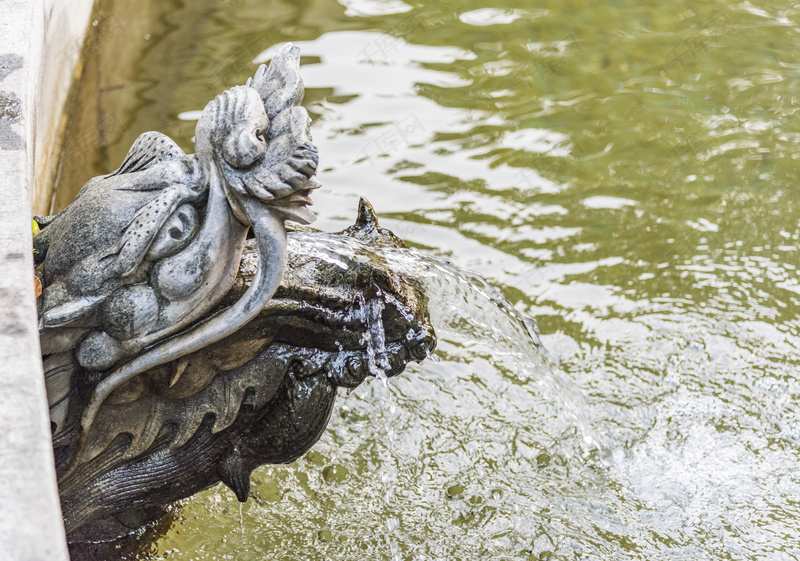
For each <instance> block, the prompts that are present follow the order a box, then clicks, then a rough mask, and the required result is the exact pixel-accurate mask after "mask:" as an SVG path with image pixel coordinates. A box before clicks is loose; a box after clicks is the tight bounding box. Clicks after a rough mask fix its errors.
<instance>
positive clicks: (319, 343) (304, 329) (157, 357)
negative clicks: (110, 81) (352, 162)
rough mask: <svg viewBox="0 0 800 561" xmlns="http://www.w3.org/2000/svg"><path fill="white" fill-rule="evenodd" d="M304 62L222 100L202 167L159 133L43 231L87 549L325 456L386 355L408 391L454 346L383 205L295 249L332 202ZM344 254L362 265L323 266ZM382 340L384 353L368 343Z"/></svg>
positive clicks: (59, 438)
mask: <svg viewBox="0 0 800 561" xmlns="http://www.w3.org/2000/svg"><path fill="white" fill-rule="evenodd" d="M299 58H300V56H299V49H297V48H296V47H293V46H291V45H287V46H286V47H285V48H284V49H283V50H281V51H280V53H279V54H278V55H277V56H276V57H275V58H274V60H273V61H272V64H271V65H270V67H269V69H267V68H266V67H264V66H262V67H260V68H259V70H258V72H257V73H256V75H255V77H254V78H253V79H250V80H248V82H247V85H245V86H236V87H234V88H231V89H229V90H227V91H225V92H223V93H222V94H220V95H219V96H217V97H216V98H215V99H214V100H212V101H211V102H210V103H209V104H208V105H207V106H206V108H205V109H204V111H203V113H202V115H201V118H200V120H199V121H198V124H197V130H196V135H195V138H196V142H195V149H196V153H195V154H193V155H187V154H185V153H183V151H182V150H181V149H180V148H179V147H178V146H177V145H176V144H175V143H174V142H173V141H172V140H171V139H169V138H167V137H166V136H164V135H162V134H160V133H157V132H149V133H145V134H143V135H141V136H140V137H139V138H138V139H137V140H136V142H135V143H134V144H133V146H132V147H131V150H130V152H129V153H128V155H127V157H126V158H125V160H124V161H123V163H122V165H121V166H120V167H119V169H117V170H116V171H114V172H113V173H110V174H109V175H106V176H102V177H97V178H94V179H92V180H90V181H89V182H88V183H87V184H86V185H85V186H84V187H83V189H81V191H80V193H79V194H78V197H77V198H76V200H75V202H74V203H73V204H72V205H70V206H69V207H68V208H67V209H65V210H64V211H63V212H61V213H60V214H58V215H57V216H55V217H45V218H40V219H39V221H40V226H41V231H40V233H39V234H37V236H36V237H35V239H34V247H35V249H36V250H37V254H36V274H37V276H38V277H39V279H40V280H41V281H42V285H43V287H44V291H43V294H42V296H41V297H40V298H39V329H40V338H41V343H42V358H43V362H44V369H45V377H46V384H47V392H48V400H49V402H50V415H51V424H52V428H53V446H54V449H55V455H56V464H57V471H58V475H59V488H60V493H61V501H62V508H63V512H64V518H65V523H66V527H67V532H68V534H69V535H70V537H71V539H94V538H97V537H103V536H111V535H114V536H116V535H120V534H121V533H123V532H124V531H126V530H127V529H129V528H135V527H137V526H139V525H141V524H142V523H144V522H146V521H147V520H149V519H152V518H154V517H156V516H158V515H159V513H161V512H162V509H163V507H164V506H165V505H168V504H169V503H171V502H174V501H176V500H178V499H181V498H183V497H186V496H189V495H191V494H193V493H195V492H197V491H199V490H202V489H203V488H206V487H208V486H210V485H213V484H214V483H216V482H218V481H223V482H224V483H225V484H227V485H228V486H229V487H231V489H233V490H234V492H235V493H236V495H237V497H238V498H239V500H241V501H245V500H247V497H248V493H249V477H250V473H251V472H252V470H253V469H255V468H256V467H257V466H259V465H262V464H264V463H281V462H288V461H292V460H294V459H295V458H297V457H299V456H300V455H301V454H303V453H304V452H305V451H306V450H308V449H309V448H310V447H311V446H312V445H313V444H314V442H316V441H317V440H318V439H319V437H320V435H321V434H322V431H323V430H324V428H325V426H326V424H327V422H328V418H329V415H330V411H331V408H332V406H333V402H334V398H335V395H336V388H337V387H339V386H344V387H348V388H352V387H355V386H357V385H358V384H360V383H361V382H362V381H363V380H364V379H365V378H366V377H367V376H368V375H370V374H375V372H373V371H371V370H370V366H369V365H370V364H373V365H374V363H375V356H374V355H375V353H376V352H377V353H382V354H383V356H382V357H381V358H383V359H384V360H383V361H382V362H383V363H384V364H385V365H386V369H387V373H388V374H390V375H394V374H397V373H399V372H401V371H402V370H403V369H404V368H405V365H406V364H407V363H408V362H409V361H411V360H417V361H419V360H422V359H423V358H424V357H425V356H426V354H427V353H428V352H429V351H430V350H431V349H432V348H433V346H434V345H435V338H434V334H433V330H432V328H431V326H430V322H429V320H428V315H427V309H426V303H425V298H424V295H423V294H422V293H421V292H420V291H419V290H418V289H417V288H415V287H414V286H412V285H411V284H409V283H408V282H406V281H405V280H404V279H403V278H401V277H399V276H397V275H396V274H395V273H394V272H392V271H391V270H389V269H388V268H387V267H386V266H385V265H383V264H382V263H381V261H380V260H379V259H376V258H375V256H374V255H373V252H374V251H375V248H376V247H381V246H388V247H402V242H401V241H400V240H399V239H397V238H396V237H395V236H394V235H392V234H391V233H390V232H388V231H386V230H383V229H382V228H380V227H379V226H378V223H377V220H376V218H375V215H374V213H373V211H372V209H371V207H370V206H369V203H367V202H366V201H362V203H361V206H360V208H359V217H358V219H357V221H356V224H355V225H354V226H353V227H351V228H349V229H348V230H345V231H344V232H341V233H339V234H323V233H320V232H315V231H312V230H302V231H295V232H291V233H289V234H287V230H286V228H285V225H284V220H286V219H291V220H294V221H296V222H299V223H301V224H308V223H310V222H311V221H313V220H314V215H313V214H312V213H311V212H310V211H309V210H308V208H307V206H308V205H309V204H310V203H311V199H310V198H309V194H310V192H311V191H312V190H313V189H316V188H317V187H318V186H319V184H318V183H317V181H316V179H315V173H316V169H317V164H318V158H317V149H316V147H315V146H314V145H313V143H312V141H311V136H310V132H309V130H310V119H309V118H308V114H307V113H306V111H305V109H303V107H301V106H300V102H301V101H302V97H303V85H302V81H301V79H300V74H299ZM337 244H338V245H341V244H346V245H347V247H348V252H349V253H348V254H349V255H351V257H341V259H339V260H338V261H335V262H331V259H328V258H323V257H321V254H320V253H319V251H317V250H318V249H319V248H320V247H325V246H326V245H337ZM315 248H316V249H315ZM375 303H377V304H379V305H377V306H376V305H373V304H375ZM374 310H379V313H377V314H376V313H374ZM376 330H379V331H382V332H384V333H385V341H386V343H385V348H380V349H376V348H374V347H372V346H370V345H369V344H368V343H369V341H370V337H369V336H368V334H370V333H375V332H376ZM373 369H374V368H373ZM134 505H135V506H134Z"/></svg>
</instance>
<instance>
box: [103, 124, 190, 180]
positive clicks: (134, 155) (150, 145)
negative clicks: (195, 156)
mask: <svg viewBox="0 0 800 561" xmlns="http://www.w3.org/2000/svg"><path fill="white" fill-rule="evenodd" d="M185 156H186V154H185V153H184V152H183V150H181V149H180V147H179V146H178V145H177V144H176V143H175V141H174V140H172V139H171V138H170V137H168V136H167V135H165V134H162V133H160V132H153V131H151V132H145V133H142V134H140V135H139V137H138V138H137V139H136V140H135V141H134V143H133V146H131V149H130V150H128V155H127V156H125V160H123V162H122V165H121V166H119V169H118V170H117V171H115V172H112V173H111V174H109V176H108V177H112V176H114V175H121V174H124V173H134V172H137V171H142V170H145V169H147V168H150V167H153V166H154V165H157V164H160V163H161V162H165V161H170V160H180V159H181V158H183V157H185Z"/></svg>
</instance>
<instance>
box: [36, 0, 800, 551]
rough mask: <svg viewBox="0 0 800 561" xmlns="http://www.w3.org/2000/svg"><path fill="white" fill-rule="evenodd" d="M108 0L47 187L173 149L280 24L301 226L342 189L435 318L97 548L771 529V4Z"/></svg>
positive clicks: (796, 331) (787, 134)
mask: <svg viewBox="0 0 800 561" xmlns="http://www.w3.org/2000/svg"><path fill="white" fill-rule="evenodd" d="M130 4H131V6H129V5H128V3H125V2H122V1H121V0H119V1H111V0H108V1H105V2H102V3H101V9H100V10H99V12H98V16H97V25H96V26H94V27H93V30H94V31H93V35H92V37H91V38H90V43H89V47H88V49H87V53H88V56H87V59H86V60H87V63H86V67H85V73H84V76H83V79H82V82H81V86H80V87H81V88H83V90H81V91H83V94H84V95H83V96H82V97H81V102H80V103H77V104H76V106H75V107H74V110H72V111H71V112H70V115H71V120H70V121H69V123H68V124H67V131H68V138H69V139H70V141H69V142H68V143H67V146H66V147H65V151H64V155H63V158H62V164H61V168H60V172H59V177H58V179H57V192H56V196H55V198H54V202H53V210H58V209H59V208H61V207H63V206H64V205H66V204H68V202H69V201H70V200H71V199H72V198H73V197H74V194H75V192H76V191H77V189H78V188H79V187H80V186H81V185H82V184H83V183H84V182H85V181H86V180H87V179H88V178H89V177H91V176H93V175H97V174H101V173H107V172H108V171H110V170H112V169H114V168H116V167H117V166H118V165H119V163H120V162H121V161H122V159H123V158H124V155H125V153H126V152H127V150H128V148H129V147H130V145H131V144H132V142H133V140H134V139H135V138H136V137H137V136H138V135H139V134H140V133H141V132H144V131H146V130H160V131H162V132H164V133H166V134H168V135H170V136H171V137H173V138H174V139H176V141H177V142H178V143H179V144H180V145H181V146H183V147H184V148H186V149H187V150H191V138H192V135H193V131H194V126H195V119H196V118H197V116H198V112H199V111H200V110H202V108H203V107H204V105H205V104H206V103H207V101H208V100H210V99H212V98H213V97H214V96H215V95H216V94H217V93H219V92H220V91H222V90H223V89H225V88H227V87H230V86H232V85H234V84H240V83H244V81H245V80H246V78H247V77H248V76H250V75H252V74H253V73H254V71H255V69H256V67H257V63H259V62H265V61H267V60H269V58H270V57H271V56H272V53H274V52H275V50H274V48H273V46H274V45H278V44H281V43H283V42H286V41H292V42H295V43H296V44H298V45H299V46H300V47H301V49H302V52H303V59H302V64H303V66H302V73H303V77H304V80H305V83H306V88H307V90H306V98H305V105H306V107H307V108H308V109H309V111H310V112H311V114H312V117H313V118H314V126H313V129H312V132H313V135H314V139H315V142H316V143H317V144H318V146H319V149H320V158H321V166H320V172H319V179H320V181H321V182H322V184H323V186H324V188H323V189H320V190H319V191H318V192H317V193H315V195H314V199H315V201H316V205H315V212H316V213H317V214H318V215H319V218H320V219H319V221H318V222H317V223H316V224H315V226H317V227H319V228H321V229H323V230H341V229H342V228H344V227H346V226H348V225H349V224H351V223H352V221H353V219H354V216H355V211H356V208H357V203H358V198H359V197H360V196H364V197H366V198H368V199H369V200H370V202H371V203H372V204H373V205H374V207H375V209H376V211H377V212H378V215H379V217H380V219H381V224H382V225H383V226H384V227H388V228H390V229H391V230H393V231H394V232H395V233H396V234H397V235H398V236H400V237H402V238H404V239H405V240H407V241H408V242H409V244H410V245H411V246H412V247H413V248H414V249H415V251H416V253H408V252H396V253H392V252H388V253H387V255H386V258H387V259H393V260H394V261H393V264H394V265H395V266H396V267H397V268H398V270H402V271H404V272H405V273H406V274H408V275H411V276H414V278H417V279H418V280H419V282H422V283H424V284H425V286H426V289H427V291H428V293H429V294H430V297H431V301H430V310H431V313H432V315H433V320H434V326H435V328H436V330H437V333H438V335H439V338H440V340H439V345H438V347H437V350H436V352H435V356H433V357H431V359H430V360H427V361H425V362H424V363H423V364H421V365H416V364H415V365H411V366H410V367H409V368H408V369H407V371H406V372H405V373H404V374H403V375H401V376H399V377H396V378H393V379H391V380H390V381H389V383H388V384H387V385H384V384H382V383H381V382H380V381H377V380H372V381H370V382H369V383H366V384H364V385H363V386H362V387H360V388H358V389H357V390H355V391H354V392H352V393H351V394H350V395H345V394H344V393H342V395H341V396H340V399H339V402H338V405H337V408H336V410H335V412H334V417H333V419H332V421H331V424H330V427H329V428H328V430H327V432H326V433H325V435H324V437H323V438H322V440H321V441H320V442H319V443H318V445H316V446H315V448H314V449H313V450H312V451H311V452H309V453H308V454H306V455H305V456H304V457H303V458H302V459H300V460H298V461H297V462H295V463H293V464H291V465H288V466H271V467H264V468H261V469H259V470H257V471H256V472H255V473H254V475H253V491H252V498H251V500H250V501H249V502H248V503H246V504H245V505H243V507H242V509H241V511H240V507H239V503H238V502H237V501H236V499H235V497H234V495H233V493H231V492H230V491H229V490H227V489H226V488H224V487H222V486H219V487H215V488H213V489H210V490H208V491H206V492H204V493H201V494H199V495H197V496H196V497H193V498H192V499H189V500H187V501H186V502H185V504H184V505H183V507H182V509H181V511H180V512H179V513H178V514H177V515H176V519H175V520H174V521H173V523H172V525H171V526H170V527H169V528H167V529H163V528H162V531H160V532H155V533H150V534H146V535H145V536H143V537H142V538H141V539H140V540H139V541H134V542H132V543H130V544H126V545H125V546H124V547H121V549H120V550H119V552H120V556H122V557H124V558H126V559H143V560H144V559H148V560H161V559H179V560H190V559H191V560H217V559H236V560H242V561H248V560H253V561H255V560H263V559H276V560H277V559H279V560H305V559H331V560H335V561H340V560H363V559H370V560H372V559H386V560H389V559H402V560H414V561H433V560H448V561H450V560H465V561H466V560H469V561H473V560H478V559H481V560H518V559H563V560H593V561H594V560H598V561H600V560H602V561H606V560H647V561H652V560H662V559H663V560H674V559H687V560H689V559H691V560H717V559H731V560H751V559H752V560H756V559H757V560H761V559H770V560H796V559H800V537H799V536H798V531H797V527H798V525H800V500H798V497H800V418H798V416H799V415H800V407H799V406H798V399H800V383H799V382H798V376H797V367H798V362H800V361H798V358H797V352H796V349H797V348H798V345H799V344H800V321H799V320H798V317H799V316H800V284H798V280H797V268H798V267H800V255H798V251H797V249H798V248H797V244H798V239H800V225H799V224H798V210H800V197H798V196H797V193H798V187H797V177H798V170H799V169H800V119H798V107H800V49H798V44H800V41H799V40H798V39H800V7H798V6H797V5H796V4H794V3H791V2H781V1H761V2H759V1H754V0H751V1H740V0H702V1H699V2H691V3H690V2H681V1H678V2H642V1H637V0H615V1H609V2H602V3H597V2H588V1H584V0H567V1H560V2H556V1H553V0H542V1H539V2H535V3H534V2H524V3H523V2H517V3H509V2H504V1H496V0H448V1H443V2H432V1H424V0H406V1H400V0H341V1H340V2H336V1H335V0H301V1H297V0H295V1H292V2H289V1H278V0H275V1H265V0H228V1H225V0H197V1H193V2H191V3H190V2H182V1H179V0H169V1H159V2H156V1H155V0H152V1H144V0H143V1H141V2H136V3H130ZM134 5H135V8H134V7H132V6H134ZM45 210H46V209H45ZM448 260H449V263H448ZM467 270H468V271H474V272H475V273H476V274H472V273H467V272H465V271H467ZM484 279H485V280H484ZM492 287H494V288H492ZM494 290H497V293H495V292H494ZM526 317H531V318H535V319H536V321H537V323H538V328H539V330H540V332H541V342H542V343H543V344H544V347H545V348H546V349H547V351H546V352H543V351H540V350H537V349H536V346H535V344H534V343H533V342H535V341H536V339H537V335H536V332H535V330H534V329H533V326H532V324H530V322H528V323H526V322H525V318H526ZM379 335H380V334H378V333H375V334H374V338H373V340H372V342H371V344H372V345H374V346H375V348H376V351H377V354H376V357H377V359H376V360H377V362H376V365H375V366H376V368H377V369H378V370H380V368H379V366H380V365H379V359H380V356H379V355H380V352H379V346H380V337H379ZM387 434H389V435H390V437H387Z"/></svg>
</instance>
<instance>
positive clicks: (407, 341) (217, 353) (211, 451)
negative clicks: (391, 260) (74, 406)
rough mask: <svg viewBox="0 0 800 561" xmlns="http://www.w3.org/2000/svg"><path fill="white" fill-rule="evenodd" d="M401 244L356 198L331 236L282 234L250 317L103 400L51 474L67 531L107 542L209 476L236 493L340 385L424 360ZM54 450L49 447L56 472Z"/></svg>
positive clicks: (309, 439) (427, 327)
mask: <svg viewBox="0 0 800 561" xmlns="http://www.w3.org/2000/svg"><path fill="white" fill-rule="evenodd" d="M401 246H402V242H400V241H399V240H398V239H397V238H396V237H394V235H393V234H391V233H390V232H388V231H386V230H383V229H381V228H380V227H379V226H378V224H377V221H376V219H375V216H374V214H373V213H372V210H371V208H370V207H369V204H368V203H366V202H364V201H362V204H361V208H360V211H359V218H358V220H357V221H356V224H355V225H354V226H352V227H351V228H348V229H347V230H345V231H343V232H341V233H339V234H324V233H321V232H316V231H308V230H304V231H296V232H292V233H290V235H289V243H288V249H289V252H288V260H287V270H286V275H285V278H284V281H283V283H282V284H281V286H280V288H279V289H278V290H277V292H276V294H275V296H274V298H273V299H272V300H271V301H270V303H269V305H268V306H267V307H265V308H264V309H263V310H262V311H261V313H260V314H259V315H258V317H256V318H255V319H254V320H253V321H251V322H250V323H248V324H247V325H246V326H245V327H243V328H242V329H240V330H239V331H237V332H236V333H234V334H232V335H229V336H228V337H226V338H225V339H223V340H221V341H219V342H217V343H214V344H212V345H209V346H208V347H206V348H204V349H202V350H199V351H196V352H194V353H191V354H190V355H188V356H186V357H183V358H181V359H177V360H175V361H173V362H172V363H170V364H165V365H161V366H158V367H155V368H153V369H151V370H149V371H147V372H146V373H145V374H143V375H142V376H138V377H136V378H133V379H131V380H130V381H129V382H127V383H126V384H124V385H122V386H120V387H119V388H117V390H115V392H114V393H113V394H112V395H111V396H109V398H108V399H107V400H106V401H105V402H104V404H103V405H102V407H101V408H100V411H99V412H98V415H97V418H96V421H95V423H94V425H93V426H92V428H91V430H90V432H89V434H88V439H87V443H86V446H85V448H84V450H83V453H82V455H81V457H80V459H79V462H78V466H77V468H76V469H74V470H73V471H71V472H66V471H65V470H63V469H62V472H63V473H66V475H63V474H62V477H61V479H60V481H59V488H60V491H61V500H62V509H63V512H64V516H65V522H66V526H67V531H68V533H69V535H70V537H71V539H72V540H78V541H80V540H85V539H91V540H93V539H98V538H102V537H116V536H118V535H120V534H121V533H125V532H126V531H128V529H129V528H136V527H138V526H140V525H141V524H142V523H144V522H145V521H147V520H148V519H151V518H153V517H157V516H159V515H161V514H163V507H165V506H166V505H168V504H170V503H172V502H174V501H176V500H178V499H180V498H183V497H186V496H188V495H191V494H193V493H195V492H197V491H200V490H202V489H203V488H205V487H208V486H209V485H212V484H214V483H216V482H218V481H223V482H224V483H225V484H226V485H228V486H229V487H230V488H231V489H233V490H234V492H235V493H236V495H237V497H238V498H239V500H241V501H244V500H246V499H247V497H248V494H249V480H250V473H251V472H252V470H253V469H255V468H256V467H257V466H259V465H262V464H265V463H284V462H290V461H292V460H294V459H296V458H298V457H299V456H300V455H302V454H303V453H305V452H306V451H307V450H308V449H309V448H310V447H311V446H312V445H313V444H314V443H315V442H316V441H317V440H318V439H319V438H320V436H321V434H322V432H323V431H324V428H325V426H326V424H327V422H328V419H329V416H330V413H331V410H332V407H333V404H334V400H335V397H336V389H337V388H338V387H345V388H354V387H356V386H357V385H359V384H360V383H361V382H363V381H364V379H365V378H367V377H369V376H374V375H376V374H377V373H378V372H379V371H380V370H382V371H384V372H385V373H386V374H387V375H388V376H394V375H396V374H399V373H400V372H402V371H403V370H404V368H405V366H406V364H407V363H409V362H410V361H421V360H422V359H424V358H425V356H427V354H428V353H429V352H430V351H431V350H432V349H433V347H434V345H435V337H434V334H433V329H432V327H431V324H430V320H429V317H428V313H427V307H426V305H427V303H426V299H425V295H424V294H423V293H422V292H421V291H420V290H419V289H418V288H417V287H415V286H414V285H413V284H410V283H409V282H408V281H407V280H406V279H404V278H403V277H402V276H399V275H397V273H395V272H394V271H392V270H391V269H390V268H389V267H388V266H387V265H386V264H385V262H384V260H383V259H382V257H381V255H380V251H381V250H382V249H383V248H386V247H392V248H396V247H401ZM258 260H259V255H258V251H257V249H256V244H255V243H254V241H253V242H252V243H248V245H247V247H246V248H245V251H244V254H243V257H242V260H241V265H240V268H239V274H238V277H237V281H236V283H235V285H234V287H233V288H232V289H231V291H230V293H229V294H228V295H226V297H225V298H224V299H223V300H222V302H221V303H220V304H219V305H218V308H217V309H216V310H214V312H212V313H223V312H224V311H225V310H226V309H227V308H228V307H229V306H231V305H234V304H235V302H237V301H238V300H239V298H241V294H242V293H244V292H246V291H247V290H248V287H249V286H251V285H252V283H253V282H254V272H255V270H256V269H257V267H258ZM176 372H180V376H179V377H178V379H177V381H176ZM65 458H67V454H66V452H63V453H61V454H59V452H58V451H57V454H56V462H57V466H59V468H62V466H63V463H62V462H63V461H64V459H65Z"/></svg>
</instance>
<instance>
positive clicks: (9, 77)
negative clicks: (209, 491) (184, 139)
mask: <svg viewBox="0 0 800 561" xmlns="http://www.w3.org/2000/svg"><path fill="white" fill-rule="evenodd" d="M91 7H92V2H91V0H25V1H14V2H9V1H2V2H0V201H2V202H0V559H3V560H8V561H66V560H68V559H69V553H68V549H67V545H66V538H65V534H64V526H63V522H62V518H61V507H60V503H59V499H58V489H57V486H56V477H55V466H54V463H53V448H52V441H51V436H50V417H49V412H48V408H47V398H46V395H45V385H44V374H43V371H42V362H41V351H40V347H39V332H38V328H37V313H36V300H35V296H34V285H33V253H32V231H31V218H32V214H33V213H32V202H33V199H34V194H35V193H36V187H37V185H36V183H35V178H36V177H37V169H39V166H40V162H37V161H36V159H35V154H36V153H37V152H38V153H40V154H45V153H46V152H47V150H51V151H52V150H57V147H56V144H57V143H58V141H59V139H58V138H57V135H55V136H53V135H49V134H48V132H47V131H48V130H57V129H59V128H60V126H59V125H60V120H61V114H62V113H63V105H64V100H65V99H66V95H67V92H68V90H69V86H70V83H71V80H72V76H73V72H74V69H75V64H76V63H77V60H78V57H79V56H80V44H81V43H82V40H83V35H84V32H85V29H86V27H87V25H88V19H89V14H90V12H91ZM65 22H66V23H65ZM46 41H49V43H48V42H46ZM76 45H77V47H76ZM65 49H66V50H65ZM45 53H47V55H46V56H44V54H45ZM53 53H61V54H62V55H63V56H61V57H57V56H56V57H55V58H53ZM53 64H58V65H59V67H58V68H54V67H53V66H52V65H53ZM43 90H44V91H45V92H46V93H45V94H44V95H43V94H42V91H43ZM37 118H39V122H38V125H39V126H37ZM42 131H44V132H42ZM40 137H41V138H40ZM40 140H41V142H40ZM37 149H38V150H37ZM50 153H51V154H52V152H50ZM40 157H42V158H45V156H43V155H42V156H40ZM40 177H42V176H41V175H40ZM45 179H47V178H46V177H45ZM39 187H40V189H41V188H43V187H44V185H40V186H39Z"/></svg>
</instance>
